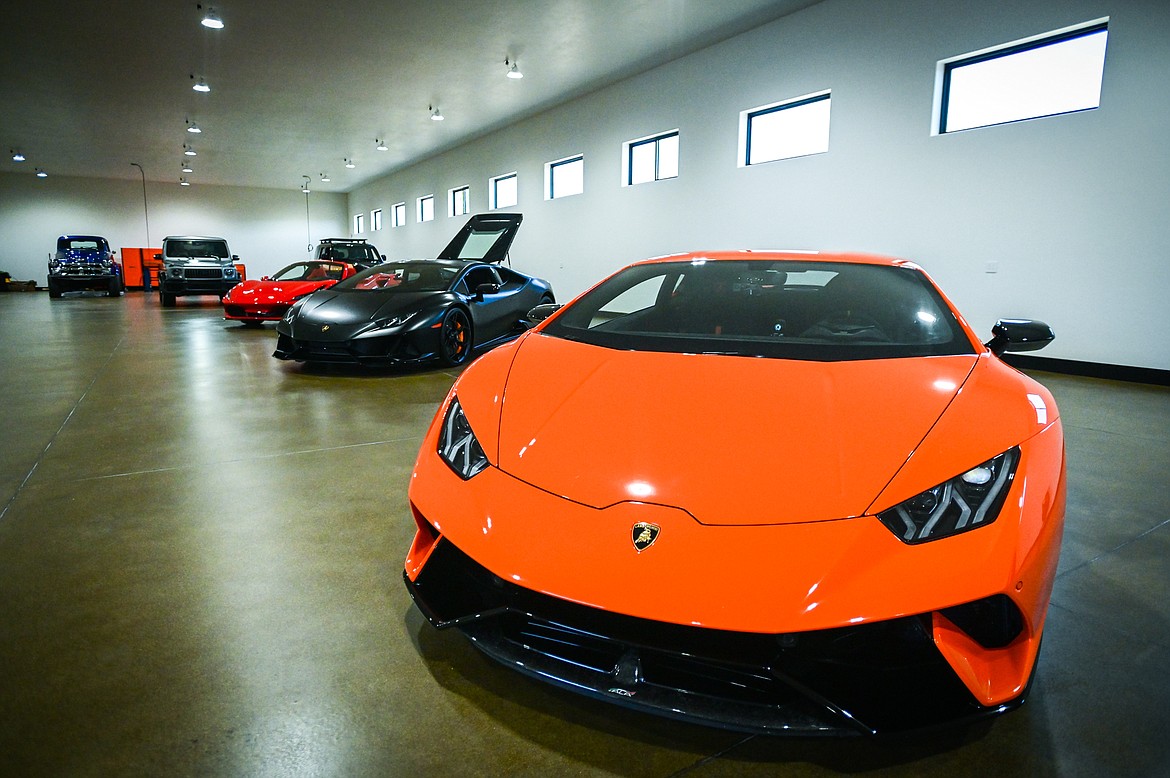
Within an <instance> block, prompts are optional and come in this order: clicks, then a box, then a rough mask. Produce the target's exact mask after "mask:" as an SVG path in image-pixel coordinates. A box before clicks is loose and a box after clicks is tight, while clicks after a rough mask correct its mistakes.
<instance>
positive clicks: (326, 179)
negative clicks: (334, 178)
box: [321, 173, 329, 184]
mask: <svg viewBox="0 0 1170 778" xmlns="http://www.w3.org/2000/svg"><path fill="white" fill-rule="evenodd" d="M321 183H323V184H327V183H329V174H328V173H322V174H321Z"/></svg>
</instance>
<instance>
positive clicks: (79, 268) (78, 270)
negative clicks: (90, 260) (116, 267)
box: [58, 265, 113, 276]
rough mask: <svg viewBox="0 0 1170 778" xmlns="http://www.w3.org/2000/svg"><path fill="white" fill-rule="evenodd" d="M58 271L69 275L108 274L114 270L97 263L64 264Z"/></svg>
mask: <svg viewBox="0 0 1170 778" xmlns="http://www.w3.org/2000/svg"><path fill="white" fill-rule="evenodd" d="M58 272H59V273H61V274H63V275H67V276H108V275H110V274H111V273H112V272H113V271H110V270H105V269H103V268H101V267H98V266H96V265H62V266H61V267H60V269H59V271H58Z"/></svg>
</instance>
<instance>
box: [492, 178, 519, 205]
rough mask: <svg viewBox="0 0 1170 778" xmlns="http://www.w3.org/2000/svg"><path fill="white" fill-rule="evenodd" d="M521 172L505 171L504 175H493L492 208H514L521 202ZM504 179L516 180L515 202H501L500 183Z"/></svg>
mask: <svg viewBox="0 0 1170 778" xmlns="http://www.w3.org/2000/svg"><path fill="white" fill-rule="evenodd" d="M519 176H520V174H519V173H516V172H512V173H504V174H503V175H499V176H493V177H492V178H491V198H490V199H491V203H490V204H491V207H492V210H496V209H499V208H514V207H515V206H516V204H517V203H519V202H520V177H519ZM504 181H515V182H516V200H515V202H511V203H508V204H506V205H503V204H501V203H500V184H501V183H502V182H504Z"/></svg>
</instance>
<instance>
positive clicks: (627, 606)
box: [404, 251, 1065, 734]
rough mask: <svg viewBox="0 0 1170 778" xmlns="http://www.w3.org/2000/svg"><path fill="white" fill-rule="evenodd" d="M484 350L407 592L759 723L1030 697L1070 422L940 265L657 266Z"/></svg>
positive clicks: (807, 727)
mask: <svg viewBox="0 0 1170 778" xmlns="http://www.w3.org/2000/svg"><path fill="white" fill-rule="evenodd" d="M541 316H546V317H547V318H545V319H544V320H543V321H542V322H541V323H539V324H538V325H536V326H535V328H534V329H531V330H529V331H528V332H527V333H525V334H524V335H522V336H521V337H520V338H518V339H516V340H515V341H513V342H512V343H510V344H508V345H506V346H502V347H500V348H498V349H496V350H494V351H492V352H490V353H488V354H486V355H484V356H483V357H481V358H480V359H478V360H477V361H475V362H474V363H472V364H471V366H470V367H468V368H467V369H466V370H465V371H464V372H463V373H462V375H461V376H460V377H459V379H458V380H457V381H456V382H455V385H454V386H453V387H452V389H451V392H450V394H449V395H448V396H447V398H446V400H445V401H444V402H443V403H442V405H441V406H440V408H439V410H438V413H437V414H436V416H435V419H434V421H433V423H432V424H431V426H430V429H429V430H428V431H427V433H426V437H425V439H424V441H423V444H422V449H421V451H420V452H419V455H418V459H417V461H416V464H415V468H414V472H413V474H412V477H411V479H410V487H409V497H410V506H411V510H412V512H413V516H414V521H415V523H416V525H417V532H416V534H415V538H414V542H413V544H412V546H411V548H410V551H409V554H408V556H407V559H406V564H405V570H404V579H405V582H406V586H407V588H408V590H409V591H410V593H411V595H412V597H413V598H414V601H415V603H416V604H417V605H418V607H419V609H420V610H421V611H422V613H423V614H424V615H425V616H426V617H427V619H428V620H429V621H430V622H431V624H433V625H434V626H436V627H438V628H440V629H443V628H450V627H453V628H455V629H458V630H460V631H462V632H463V633H465V634H466V635H467V636H468V637H469V638H471V640H472V641H473V644H474V645H475V647H476V648H478V649H479V650H481V651H483V652H485V653H486V654H487V655H488V656H490V657H492V658H494V659H496V660H498V661H499V662H502V663H504V664H505V665H508V666H510V667H512V668H514V669H516V670H518V671H520V672H523V673H527V674H529V675H531V676H533V677H535V678H538V679H540V680H542V681H545V682H550V683H553V684H556V685H558V686H561V687H563V688H566V689H569V690H572V691H575V692H579V693H583V694H586V695H590V696H592V697H595V698H598V699H603V700H608V701H611V702H614V703H618V704H622V705H626V706H630V707H633V708H637V709H640V710H643V711H647V712H652V713H657V714H662V715H666V716H673V717H678V718H683V719H687V720H690V721H697V722H703V723H707V724H712V725H716V726H722V727H728V728H732V729H738V730H745V731H751V732H765V733H775V734H794V733H795V734H847V733H853V734H873V733H878V732H890V731H899V730H911V729H918V728H921V727H927V726H933V725H936V724H940V723H944V722H954V721H963V720H970V719H974V718H980V717H985V716H989V715H994V714H997V713H1001V712H1003V711H1006V710H1009V709H1012V708H1014V707H1016V706H1018V705H1020V704H1021V703H1022V702H1023V701H1024V698H1025V696H1026V695H1027V693H1028V689H1029V685H1030V683H1031V679H1032V678H1033V675H1034V673H1035V668H1036V661H1037V656H1038V653H1039V650H1040V641H1041V637H1042V636H1043V634H1044V622H1045V615H1046V612H1047V609H1048V601H1049V595H1050V593H1051V590H1052V583H1053V577H1054V575H1055V571H1056V566H1057V559H1058V556H1059V552H1060V542H1061V534H1062V530H1063V524H1064V506H1065V460H1064V439H1063V433H1062V428H1061V420H1060V413H1059V411H1058V410H1057V407H1056V403H1055V402H1054V400H1053V398H1052V395H1051V394H1050V393H1049V392H1048V390H1047V389H1045V388H1044V387H1043V386H1042V385H1040V384H1039V383H1037V382H1036V381H1034V380H1033V379H1031V378H1029V377H1028V376H1026V375H1024V374H1022V373H1020V372H1018V371H1016V370H1015V369H1013V368H1012V367H1010V366H1008V365H1007V364H1005V363H1004V362H1003V361H1002V360H1001V359H1000V354H1002V353H1003V352H1004V351H1029V350H1034V349H1037V348H1041V347H1043V346H1044V345H1046V344H1047V343H1048V342H1049V341H1051V340H1052V338H1053V335H1052V331H1051V329H1050V328H1049V327H1048V326H1047V325H1046V324H1044V323H1043V322H1038V321H1033V320H1019V319H1012V320H1001V321H1000V322H998V323H997V324H996V326H995V327H994V328H993V330H992V337H991V339H990V340H989V341H988V342H987V343H982V342H980V339H979V338H978V337H977V336H976V335H975V333H974V332H973V331H972V329H971V327H970V326H969V325H968V324H967V323H966V322H965V321H964V320H963V318H962V317H961V316H960V315H959V313H958V312H957V311H956V310H955V308H954V306H953V305H952V304H951V302H950V301H949V300H948V299H947V298H946V296H945V295H944V294H943V293H942V292H941V291H940V290H939V289H938V288H937V287H936V285H935V284H934V282H933V281H932V280H931V279H930V278H929V277H928V276H927V274H926V273H925V272H924V271H923V270H922V269H921V268H920V267H918V266H917V265H915V264H913V263H911V262H907V261H903V260H897V259H888V258H882V257H873V256H868V255H856V254H817V253H799V252H755V251H736V252H721V253H704V254H684V255H677V256H670V257H662V258H658V259H654V260H649V261H646V262H641V263H637V264H634V265H631V266H629V267H627V268H625V269H623V270H621V271H619V272H617V273H615V274H614V275H612V276H610V277H609V278H607V279H606V280H604V281H602V282H601V283H600V284H598V285H597V286H595V287H593V288H592V289H590V290H589V291H587V292H585V293H584V294H582V295H581V296H580V297H578V298H577V299H576V300H574V301H573V302H571V303H569V304H568V305H566V306H564V307H563V308H560V309H559V310H557V309H556V306H540V307H539V308H537V309H534V310H533V312H532V314H530V318H532V319H534V320H535V319H539V318H540V317H541Z"/></svg>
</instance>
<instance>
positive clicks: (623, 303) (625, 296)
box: [589, 275, 664, 329]
mask: <svg viewBox="0 0 1170 778" xmlns="http://www.w3.org/2000/svg"><path fill="white" fill-rule="evenodd" d="M663 281H664V278H663V276H661V275H655V276H651V277H650V278H647V279H646V280H645V281H642V282H640V283H637V284H635V285H633V286H631V287H630V288H629V289H627V290H626V291H624V292H622V293H621V294H619V295H618V296H617V297H615V298H613V299H612V300H610V301H609V302H607V303H606V304H605V305H604V307H602V309H601V310H599V311H598V312H597V313H596V315H594V317H593V320H592V321H590V322H589V328H590V329H593V328H594V327H598V326H600V325H602V324H605V323H607V322H610V321H613V320H614V319H620V318H622V317H623V316H629V315H630V314H633V313H638V312H639V311H644V310H646V309H648V308H653V307H654V304H655V302H657V300H658V293H659V292H660V291H661V290H662V284H663Z"/></svg>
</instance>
